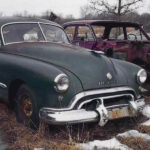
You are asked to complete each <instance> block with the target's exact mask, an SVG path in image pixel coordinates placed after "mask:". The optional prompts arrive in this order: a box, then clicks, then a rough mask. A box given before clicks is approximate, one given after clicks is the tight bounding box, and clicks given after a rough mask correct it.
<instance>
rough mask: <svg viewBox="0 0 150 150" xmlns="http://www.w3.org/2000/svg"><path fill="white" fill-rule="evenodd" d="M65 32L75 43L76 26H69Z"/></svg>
mask: <svg viewBox="0 0 150 150" xmlns="http://www.w3.org/2000/svg"><path fill="white" fill-rule="evenodd" d="M65 31H66V33H67V35H68V38H69V40H70V41H73V38H74V34H75V26H69V27H67V28H66V29H65Z"/></svg>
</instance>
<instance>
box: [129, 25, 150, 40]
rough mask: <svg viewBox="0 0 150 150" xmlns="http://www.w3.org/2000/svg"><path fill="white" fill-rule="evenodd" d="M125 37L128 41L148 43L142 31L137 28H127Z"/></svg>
mask: <svg viewBox="0 0 150 150" xmlns="http://www.w3.org/2000/svg"><path fill="white" fill-rule="evenodd" d="M126 32H127V37H128V40H130V41H134V40H137V41H148V39H147V38H146V36H145V35H144V34H143V33H142V31H141V30H140V29H139V28H136V27H127V28H126Z"/></svg>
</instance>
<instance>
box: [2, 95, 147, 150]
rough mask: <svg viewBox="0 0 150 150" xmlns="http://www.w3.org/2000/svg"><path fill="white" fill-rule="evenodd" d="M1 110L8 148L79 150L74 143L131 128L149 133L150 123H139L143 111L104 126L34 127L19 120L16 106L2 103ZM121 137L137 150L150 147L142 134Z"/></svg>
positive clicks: (109, 136) (4, 139)
mask: <svg viewBox="0 0 150 150" xmlns="http://www.w3.org/2000/svg"><path fill="white" fill-rule="evenodd" d="M146 102H147V103H150V97H146ZM0 110H1V111H0V122H1V123H0V131H2V132H3V134H4V135H5V136H3V137H2V138H3V141H5V142H6V143H7V144H8V148H7V149H9V150H34V148H45V150H78V149H79V148H76V147H75V143H82V142H88V141H92V140H95V139H96V140H106V139H109V138H112V137H114V136H115V135H116V134H118V133H121V132H125V131H127V130H131V129H135V130H138V131H140V132H142V133H148V134H150V127H144V126H140V123H142V122H144V121H145V120H146V118H145V117H144V116H142V115H141V116H139V117H138V118H134V119H122V120H116V121H110V122H109V123H107V124H106V125H105V126H104V127H99V126H98V125H93V124H89V125H83V124H82V125H77V126H65V127H60V126H59V127H58V126H55V127H54V126H47V125H45V124H44V123H41V125H40V128H39V130H38V131H34V130H31V129H30V128H27V127H24V125H22V124H19V123H17V121H16V118H15V114H14V112H13V110H11V109H9V108H8V106H7V105H6V104H3V103H0ZM119 140H120V141H121V143H123V144H126V145H129V146H130V147H131V148H133V149H137V150H141V149H145V146H146V145H147V146H149V147H150V145H149V143H145V141H143V140H142V139H139V138H119ZM0 150H1V149H0Z"/></svg>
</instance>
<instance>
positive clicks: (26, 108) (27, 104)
mask: <svg viewBox="0 0 150 150" xmlns="http://www.w3.org/2000/svg"><path fill="white" fill-rule="evenodd" d="M23 113H24V115H25V116H26V117H27V118H30V117H31V115H32V113H33V110H32V102H31V99H30V98H25V99H24V100H23Z"/></svg>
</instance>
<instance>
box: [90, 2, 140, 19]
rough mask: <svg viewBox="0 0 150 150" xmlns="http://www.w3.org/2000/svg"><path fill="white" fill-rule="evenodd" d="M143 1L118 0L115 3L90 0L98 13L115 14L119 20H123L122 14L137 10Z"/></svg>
mask: <svg viewBox="0 0 150 150" xmlns="http://www.w3.org/2000/svg"><path fill="white" fill-rule="evenodd" d="M142 3H143V0H116V3H114V4H111V3H110V1H108V0H90V6H91V8H92V9H93V10H95V11H96V12H97V13H98V14H100V13H109V14H113V15H115V16H116V17H117V19H118V20H119V21H120V20H121V16H123V15H126V14H127V13H130V12H133V11H135V10H136V9H137V8H139V7H140V6H141V4H142Z"/></svg>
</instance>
